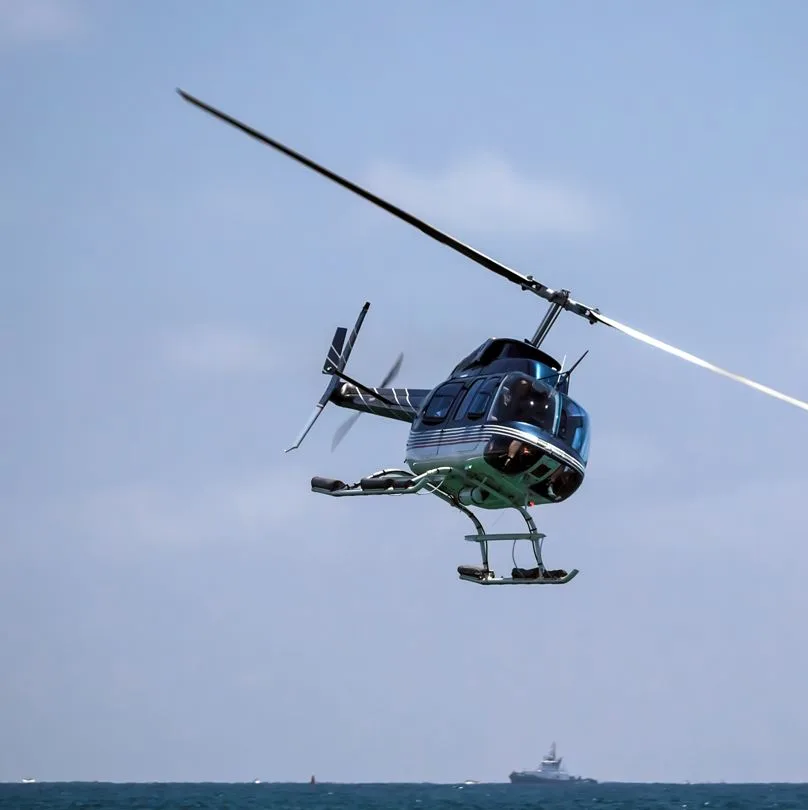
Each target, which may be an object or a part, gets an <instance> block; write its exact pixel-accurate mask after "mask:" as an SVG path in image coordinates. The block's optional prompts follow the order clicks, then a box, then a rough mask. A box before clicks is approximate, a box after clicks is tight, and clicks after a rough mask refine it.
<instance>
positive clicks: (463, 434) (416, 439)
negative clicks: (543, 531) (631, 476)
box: [407, 424, 586, 474]
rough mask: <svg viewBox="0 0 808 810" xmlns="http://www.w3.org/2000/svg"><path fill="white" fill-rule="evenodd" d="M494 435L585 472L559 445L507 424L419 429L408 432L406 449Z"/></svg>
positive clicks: (483, 438) (579, 463) (578, 462)
mask: <svg viewBox="0 0 808 810" xmlns="http://www.w3.org/2000/svg"><path fill="white" fill-rule="evenodd" d="M495 435H499V436H507V437H508V438H511V439H520V440H521V441H523V442H526V443H527V444H532V445H534V446H535V447H539V448H541V449H542V450H544V451H545V452H546V453H547V454H548V455H550V456H553V457H554V458H555V459H557V460H559V461H564V462H565V463H567V464H569V465H570V466H571V467H574V468H575V469H576V470H578V471H579V472H580V473H581V474H584V473H585V472H586V468H585V467H584V465H583V464H581V462H580V461H578V459H576V458H575V457H574V456H571V455H570V454H569V453H566V452H565V451H564V450H561V449H560V448H559V447H556V445H554V444H551V443H550V442H548V441H545V440H544V439H541V438H539V437H538V436H534V435H533V434H532V433H527V432H526V431H524V430H519V429H517V428H513V427H508V426H507V425H491V424H486V425H471V426H469V427H458V428H432V429H430V430H425V431H423V432H420V431H419V432H418V433H411V434H410V437H409V438H408V439H407V450H421V449H425V448H427V447H434V446H437V445H440V443H441V442H442V441H444V440H445V441H447V442H452V444H455V445H456V444H461V443H469V444H471V443H472V442H482V441H483V440H487V439H490V438H491V437H492V436H495Z"/></svg>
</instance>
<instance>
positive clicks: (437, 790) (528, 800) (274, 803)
mask: <svg viewBox="0 0 808 810" xmlns="http://www.w3.org/2000/svg"><path fill="white" fill-rule="evenodd" d="M79 808H81V809H82V810H208V808H210V809H211V810H213V808H217V810H218V808H221V809H222V810H252V809H253V808H273V810H364V809H365V808H374V810H375V809H376V808H378V810H427V808H441V810H452V809H453V808H457V809H458V810H463V809H464V808H468V810H476V809H477V808H479V810H483V809H485V810H488V808H490V809H491V810H521V808H530V810H573V808H588V809H589V810H605V808H610V810H611V809H612V808H626V810H628V809H629V808H630V809H631V810H646V809H647V810H651V808H653V809H654V810H657V808H659V809H660V810H661V808H676V810H697V808H709V810H723V809H724V808H726V810H746V808H779V809H781V810H791V809H792V808H794V809H796V808H806V810H808V785H791V784H788V785H723V784H721V785H647V784H643V785H631V784H620V783H612V784H603V785H575V786H570V787H566V786H565V787H553V788H547V787H544V788H542V787H534V786H527V785H522V786H517V785H508V784H505V785H501V784H496V785H469V786H459V785H389V784H388V785H343V784H325V783H324V784H319V785H307V784H306V785H300V784H294V785H284V784H261V785H249V784H237V785H230V784H134V785H120V784H106V783H104V784H101V783H89V784H88V783H83V782H68V783H58V784H48V783H41V784H40V783H37V784H31V785H22V784H19V785H13V784H0V809H1V810H68V809H69V810H79Z"/></svg>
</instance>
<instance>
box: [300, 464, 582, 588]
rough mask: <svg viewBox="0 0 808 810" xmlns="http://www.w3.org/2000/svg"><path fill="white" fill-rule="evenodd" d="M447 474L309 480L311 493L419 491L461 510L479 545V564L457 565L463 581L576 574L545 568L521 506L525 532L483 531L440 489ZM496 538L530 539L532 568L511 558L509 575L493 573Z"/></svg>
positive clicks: (540, 581)
mask: <svg viewBox="0 0 808 810" xmlns="http://www.w3.org/2000/svg"><path fill="white" fill-rule="evenodd" d="M450 473H456V470H455V469H453V468H452V467H436V468H435V469H433V470H428V471H427V472H425V473H421V474H420V475H413V474H412V473H411V472H409V471H408V470H400V469H389V470H379V471H378V472H375V473H373V474H372V475H369V476H367V477H366V478H363V479H362V480H361V481H358V482H357V483H354V484H346V483H345V482H344V481H339V480H336V479H333V478H321V477H319V476H315V477H314V478H312V479H311V489H312V492H318V493H321V494H323V495H331V496H332V497H348V496H359V495H413V494H415V493H418V492H420V491H421V490H426V491H427V492H431V493H432V494H433V495H437V496H438V497H439V498H441V499H442V500H444V501H446V502H447V503H449V504H450V505H451V506H453V507H455V509H459V510H460V511H461V512H463V513H464V514H465V515H466V516H467V517H468V518H469V519H470V520H471V521H472V522H473V523H474V527H475V529H476V530H477V533H476V534H468V535H466V538H465V539H466V540H467V541H469V542H472V543H478V544H479V546H480V554H481V555H482V565H480V566H477V565H459V566H458V567H457V573H458V575H459V576H460V579H462V580H465V581H466V582H474V583H476V584H477V585H564V584H565V583H567V582H569V581H570V580H571V579H573V578H574V577H575V576H576V575H577V574H578V569H577V568H574V569H573V570H572V571H569V572H567V571H564V570H563V569H555V570H552V569H547V568H546V567H545V566H544V563H543V561H542V556H541V546H542V541H543V540H544V537H545V535H543V534H541V533H540V532H538V531H537V529H536V524H535V523H534V522H533V518H532V517H531V516H530V513H529V512H528V511H527V509H525V508H524V507H517V511H518V512H519V513H520V514H521V515H522V517H523V518H524V520H525V522H526V523H527V528H528V531H527V533H523V534H518V533H508V534H486V531H485V529H484V528H483V525H482V523H480V521H479V520H478V519H477V516H476V515H475V514H474V513H473V512H471V511H470V510H469V509H467V508H466V507H465V506H463V504H461V503H460V502H458V501H457V500H456V499H455V498H454V497H452V496H451V495H448V494H447V493H445V492H443V491H442V490H441V488H440V487H441V484H442V483H443V481H444V480H445V479H446V477H447V476H448V475H449V474H450ZM497 540H511V541H513V543H514V549H515V546H516V542H517V541H519V540H527V541H530V544H531V546H532V547H533V555H534V557H535V558H536V566H535V567H534V568H519V567H518V566H517V565H516V560H515V559H514V564H513V565H514V567H513V570H512V571H511V576H510V577H498V576H496V575H495V574H494V572H493V571H492V570H491V568H490V567H489V565H488V543H489V541H497Z"/></svg>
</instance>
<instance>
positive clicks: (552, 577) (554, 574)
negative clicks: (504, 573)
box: [457, 565, 578, 585]
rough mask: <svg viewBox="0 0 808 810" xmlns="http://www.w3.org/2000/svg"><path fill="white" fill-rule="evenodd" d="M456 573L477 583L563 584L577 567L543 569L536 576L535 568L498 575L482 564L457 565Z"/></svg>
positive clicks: (575, 573)
mask: <svg viewBox="0 0 808 810" xmlns="http://www.w3.org/2000/svg"><path fill="white" fill-rule="evenodd" d="M457 573H458V574H459V576H460V579H463V580H465V581H466V582H475V583H476V584H477V585H564V584H565V583H567V582H569V581H570V580H571V579H574V578H575V577H576V576H577V575H578V569H577V568H573V569H572V571H570V572H567V571H563V570H561V569H556V570H554V571H545V572H544V575H543V576H538V575H537V574H538V570H537V569H535V568H534V569H527V570H526V569H524V568H514V569H513V571H512V572H511V576H510V577H498V576H496V575H495V574H494V572H493V571H490V570H488V571H486V569H484V568H483V567H482V566H477V565H458V566H457ZM525 574H528V576H525Z"/></svg>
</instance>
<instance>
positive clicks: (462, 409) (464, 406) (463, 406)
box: [454, 380, 485, 422]
mask: <svg viewBox="0 0 808 810" xmlns="http://www.w3.org/2000/svg"><path fill="white" fill-rule="evenodd" d="M484 382H485V380H475V381H474V382H473V383H472V384H471V385H470V386H469V387H468V390H467V391H466V393H465V394H464V396H463V398H462V399H461V400H460V404H459V405H458V406H457V410H456V411H455V415H454V421H455V422H459V421H460V420H461V419H463V418H465V416H466V413H467V412H468V409H469V405H471V401H472V400H473V399H474V397H475V396H476V394H477V392H478V391H479V390H480V386H481V385H482V384H483V383H484Z"/></svg>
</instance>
